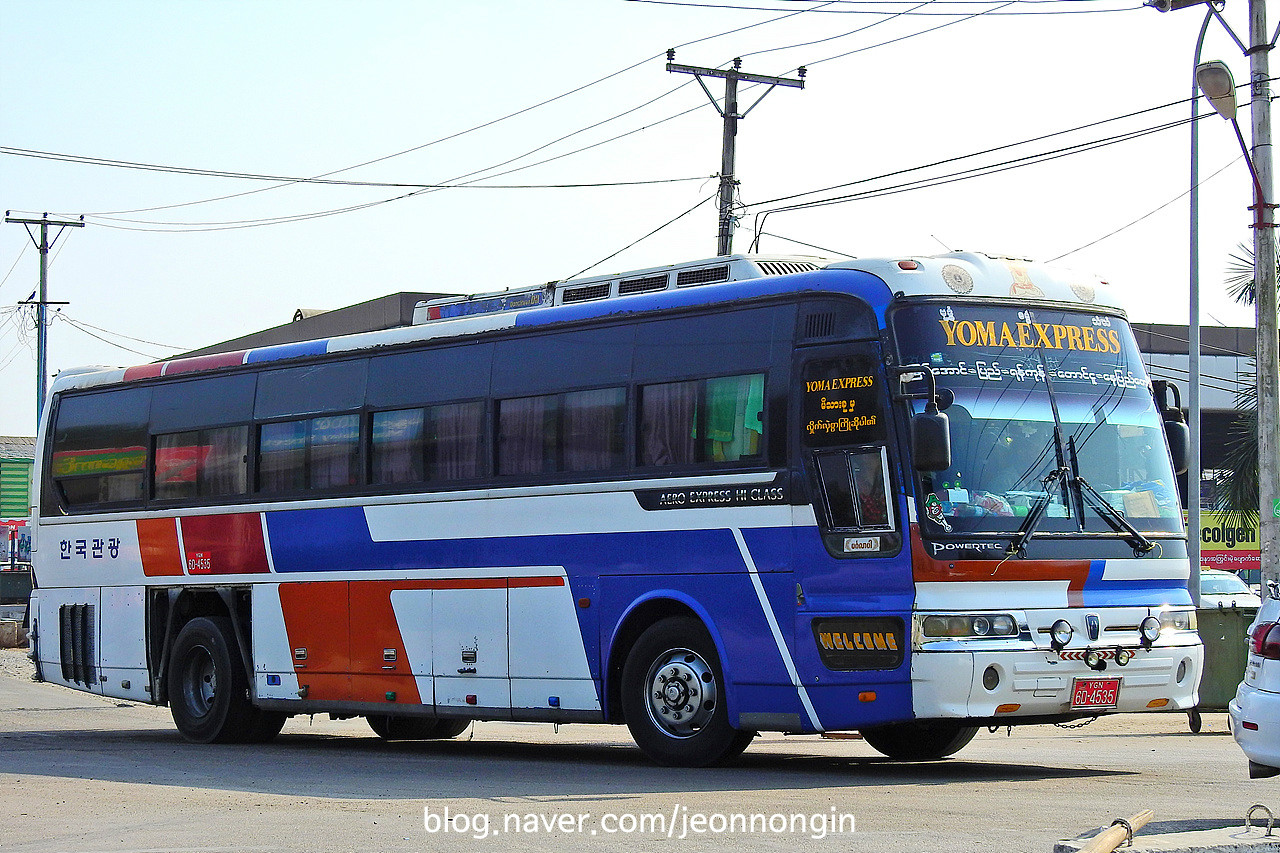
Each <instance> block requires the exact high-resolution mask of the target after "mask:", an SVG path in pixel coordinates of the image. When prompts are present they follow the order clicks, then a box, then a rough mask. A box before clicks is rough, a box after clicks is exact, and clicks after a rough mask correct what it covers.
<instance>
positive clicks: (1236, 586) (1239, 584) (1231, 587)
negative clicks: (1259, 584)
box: [1200, 572, 1249, 595]
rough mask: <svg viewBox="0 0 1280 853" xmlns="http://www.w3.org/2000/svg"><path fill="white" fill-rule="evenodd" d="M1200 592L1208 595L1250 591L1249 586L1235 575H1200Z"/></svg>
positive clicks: (1206, 573)
mask: <svg viewBox="0 0 1280 853" xmlns="http://www.w3.org/2000/svg"><path fill="white" fill-rule="evenodd" d="M1200 592H1201V593H1202V594H1207V595H1236V594H1239V593H1248V592H1249V586H1248V584H1246V583H1245V582H1244V581H1242V580H1240V578H1238V577H1236V576H1235V575H1225V574H1224V575H1211V574H1209V573H1208V572H1205V573H1203V574H1201V575H1200Z"/></svg>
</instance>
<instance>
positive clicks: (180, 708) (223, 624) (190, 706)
mask: <svg viewBox="0 0 1280 853" xmlns="http://www.w3.org/2000/svg"><path fill="white" fill-rule="evenodd" d="M235 636H236V635H235V629H234V628H232V626H231V620H230V619H227V618H226V617H224V616H214V617H204V616H201V617H197V618H195V619H192V620H191V621H190V622H188V623H187V624H186V625H183V626H182V630H181V631H179V632H178V636H177V638H176V639H174V641H173V648H172V650H171V651H170V654H169V712H170V714H172V715H173V722H174V725H176V726H177V727H178V731H179V732H180V733H181V734H182V736H183V737H184V738H186V739H187V740H189V741H193V742H195V743H241V742H244V741H245V740H247V739H249V738H250V736H251V735H252V734H254V729H255V724H261V723H262V722H263V716H262V715H263V714H264V713H265V712H263V711H260V710H259V709H257V708H255V707H254V706H253V705H252V704H251V703H250V702H249V682H248V678H247V677H246V676H245V672H244V667H243V666H241V664H240V650H239V648H238V647H237V646H236V640H235ZM270 722H271V723H272V724H274V717H272V718H271V720H270ZM280 725H284V720H283V719H281V720H280ZM269 729H270V725H266V726H264V727H262V728H261V729H259V731H258V733H259V734H260V735H265V734H266V732H267V731H268V730H269ZM279 731H280V729H279V728H278V727H277V728H276V729H275V731H274V732H271V735H270V737H274V736H275V734H276V733H277V732H279ZM270 737H268V738H266V739H267V740H269V739H270Z"/></svg>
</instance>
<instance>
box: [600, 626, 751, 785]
mask: <svg viewBox="0 0 1280 853" xmlns="http://www.w3.org/2000/svg"><path fill="white" fill-rule="evenodd" d="M724 689H725V685H724V676H723V674H722V672H721V668H720V657H719V655H718V654H717V653H716V647H715V643H714V642H712V640H711V635H710V634H709V633H708V632H707V629H706V627H705V626H704V625H703V624H702V623H701V622H700V621H698V620H697V619H693V618H690V617H687V616H674V617H670V618H668V619H663V620H662V621H661V622H657V623H655V624H654V625H652V626H650V627H649V628H648V629H647V630H646V631H645V632H644V633H643V634H641V635H640V638H639V639H638V640H637V641H636V644H635V646H634V647H633V648H632V649H631V653H630V654H629V655H628V656H627V660H626V663H625V664H624V666H623V668H622V713H623V715H624V716H625V717H626V720H627V728H629V729H630V730H631V736H632V737H633V738H634V739H635V742H636V744H637V745H638V746H639V747H640V749H641V750H642V751H643V752H644V753H645V755H647V756H649V757H650V758H652V759H653V760H654V761H656V762H658V763H659V764H662V765H665V766H667V767H706V766H708V765H712V764H722V763H724V762H727V761H729V760H731V759H733V758H736V757H737V756H738V755H739V754H741V752H742V751H743V750H744V749H746V748H747V745H748V744H749V743H751V741H752V739H753V738H754V737H755V736H756V733H755V732H744V731H738V730H737V729H735V728H733V727H732V726H730V725H729V712H728V709H727V707H726V705H725V701H724Z"/></svg>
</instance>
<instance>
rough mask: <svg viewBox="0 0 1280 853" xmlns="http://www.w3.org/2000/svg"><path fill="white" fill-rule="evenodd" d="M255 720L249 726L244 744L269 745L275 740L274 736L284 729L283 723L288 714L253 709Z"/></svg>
mask: <svg viewBox="0 0 1280 853" xmlns="http://www.w3.org/2000/svg"><path fill="white" fill-rule="evenodd" d="M254 711H256V712H257V713H256V715H255V719H254V720H253V722H252V723H250V724H249V729H248V731H247V732H246V734H245V737H244V742H245V743H270V742H271V741H273V740H275V739H276V735H278V734H280V730H281V729H283V728H284V721H285V720H287V719H288V718H289V715H288V714H285V713H283V712H281V711H263V710H261V709H259V708H255V709H254Z"/></svg>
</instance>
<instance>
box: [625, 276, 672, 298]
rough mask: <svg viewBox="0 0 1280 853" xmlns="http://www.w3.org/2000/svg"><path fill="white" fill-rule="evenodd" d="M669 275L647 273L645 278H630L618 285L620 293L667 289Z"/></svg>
mask: <svg viewBox="0 0 1280 853" xmlns="http://www.w3.org/2000/svg"><path fill="white" fill-rule="evenodd" d="M666 289H667V276H666V275H665V274H664V275H647V276H645V277H644V278H628V279H625V280H623V282H622V283H621V284H619V285H618V295H619V296H626V295H627V294H628V293H648V292H650V291H652V290H666Z"/></svg>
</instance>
